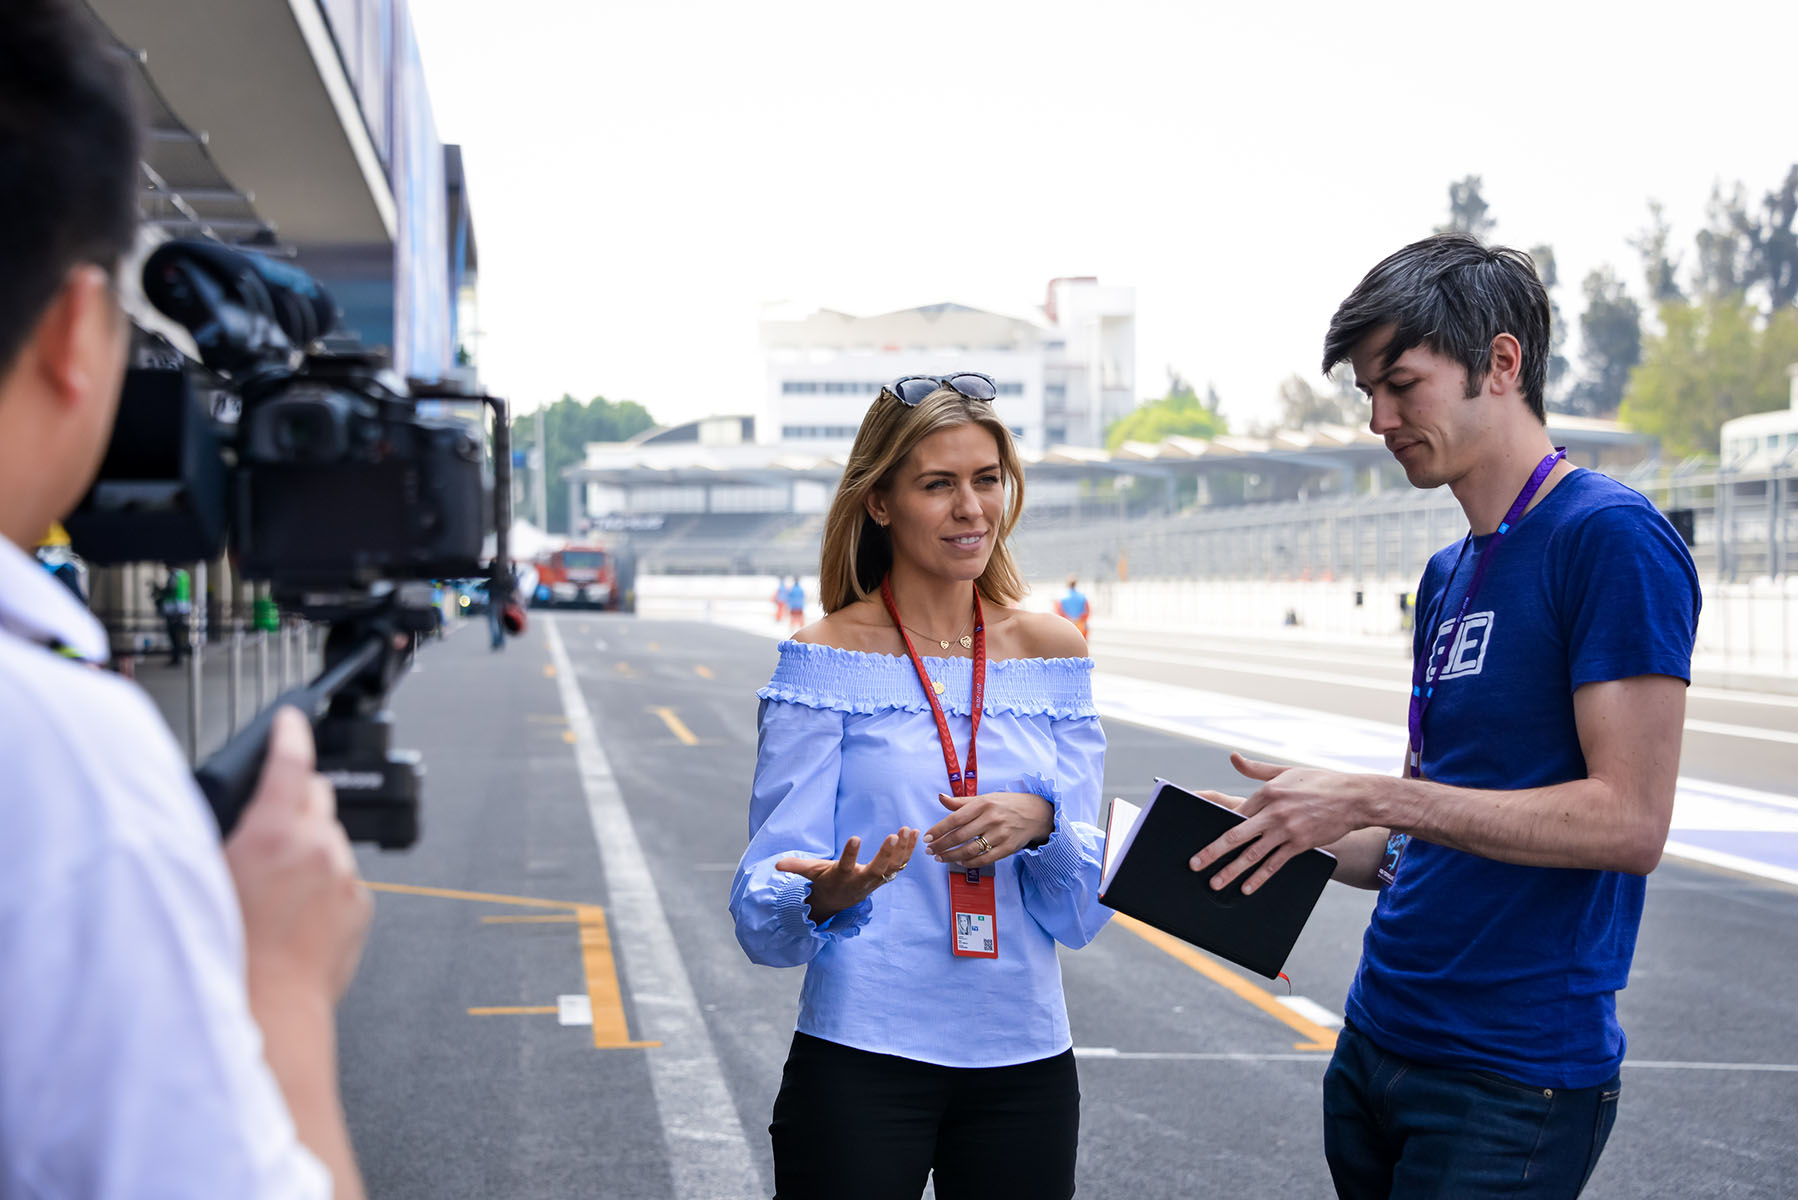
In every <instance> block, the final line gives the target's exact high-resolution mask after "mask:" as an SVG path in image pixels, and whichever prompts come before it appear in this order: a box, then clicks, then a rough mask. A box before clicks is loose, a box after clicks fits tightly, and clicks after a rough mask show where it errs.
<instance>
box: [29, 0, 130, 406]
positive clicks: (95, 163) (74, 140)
mask: <svg viewBox="0 0 1798 1200" xmlns="http://www.w3.org/2000/svg"><path fill="white" fill-rule="evenodd" d="M139 136H140V135H139V132H138V116H137V106H136V104H135V102H134V100H133V98H132V93H131V90H130V86H129V84H128V83H127V80H126V75H125V64H124V60H123V56H122V55H121V54H120V52H119V51H118V49H117V47H116V46H115V45H114V44H113V43H111V42H110V41H109V40H108V38H107V35H106V33H105V31H104V30H103V29H101V28H100V25H99V23H98V21H96V20H95V18H94V17H93V15H92V14H91V13H90V12H88V11H87V9H86V8H84V7H83V6H82V5H81V4H79V3H77V2H76V0H4V3H3V4H0V264H4V269H3V270H0V371H4V370H6V369H7V368H8V367H10V366H11V364H12V361H13V359H14V358H16V357H17V355H18V353H19V348H20V347H21V346H23V345H24V344H25V340H26V338H28V337H29V336H30V335H31V331H32V329H33V328H34V327H36V325H37V322H38V320H39V318H40V317H41V316H42V315H43V312H44V309H45V308H47V307H48V306H49V304H50V301H51V300H52V299H54V298H55V296H56V293H57V291H58V289H60V288H61V287H62V282H63V279H64V278H65V277H66V276H67V275H68V272H69V269H70V268H71V267H73V266H75V265H77V264H79V263H95V264H98V265H99V266H102V267H104V268H106V269H107V270H108V271H114V270H116V269H117V267H118V264H119V260H120V259H122V258H123V257H124V256H125V255H126V254H128V253H129V252H130V250H131V247H132V243H133V241H134V239H135V237H136V233H137V187H138V159H139Z"/></svg>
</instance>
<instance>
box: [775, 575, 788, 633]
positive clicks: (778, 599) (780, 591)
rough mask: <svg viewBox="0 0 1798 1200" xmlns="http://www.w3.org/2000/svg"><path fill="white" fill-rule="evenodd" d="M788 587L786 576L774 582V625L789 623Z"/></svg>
mask: <svg viewBox="0 0 1798 1200" xmlns="http://www.w3.org/2000/svg"><path fill="white" fill-rule="evenodd" d="M787 587H788V584H787V581H786V578H785V577H784V576H783V577H781V578H778V579H776V580H775V581H774V597H773V599H774V623H775V624H776V625H785V624H786V623H787Z"/></svg>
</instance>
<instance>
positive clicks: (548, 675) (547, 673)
mask: <svg viewBox="0 0 1798 1200" xmlns="http://www.w3.org/2000/svg"><path fill="white" fill-rule="evenodd" d="M555 677H556V667H555V664H554V663H544V664H543V678H545V679H554V678H555Z"/></svg>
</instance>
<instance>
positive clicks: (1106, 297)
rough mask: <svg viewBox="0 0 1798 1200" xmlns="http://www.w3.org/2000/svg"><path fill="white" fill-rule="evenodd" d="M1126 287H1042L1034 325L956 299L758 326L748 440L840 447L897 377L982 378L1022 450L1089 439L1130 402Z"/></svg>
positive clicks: (1065, 283)
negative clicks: (1040, 318) (994, 391)
mask: <svg viewBox="0 0 1798 1200" xmlns="http://www.w3.org/2000/svg"><path fill="white" fill-rule="evenodd" d="M1135 303H1136V301H1135V291H1134V289H1131V288H1116V287H1112V288H1107V287H1101V286H1100V285H1099V283H1098V281H1097V280H1096V279H1092V278H1080V279H1058V280H1056V281H1054V282H1053V283H1051V284H1050V286H1049V296H1048V302H1047V303H1046V304H1045V305H1044V308H1043V315H1044V317H1045V320H1046V323H1045V324H1042V325H1038V324H1036V323H1034V322H1031V321H1026V320H1023V319H1021V318H1017V317H1008V316H1003V315H1001V314H999V313H991V312H985V311H983V310H981V309H977V308H969V307H967V306H965V305H961V304H932V305H927V306H925V307H923V308H910V309H904V310H901V311H899V312H891V313H884V314H881V315H879V316H873V317H857V316H852V315H850V314H848V313H841V312H834V311H832V310H829V309H820V310H818V311H815V312H811V313H807V314H804V315H794V316H787V315H771V316H769V317H767V318H765V319H764V320H763V321H762V327H761V340H762V355H763V363H764V375H765V379H764V396H763V407H762V410H761V412H760V413H758V414H757V420H756V440H757V441H758V442H760V443H763V444H765V445H775V444H778V445H783V446H789V447H793V448H801V447H803V448H804V449H806V450H818V451H820V452H835V451H838V450H842V449H847V448H848V445H849V443H850V442H851V441H852V440H853V439H854V437H855V431H856V428H857V427H858V426H859V425H860V424H861V419H862V415H863V414H864V413H865V412H866V411H867V408H868V405H869V404H870V403H872V402H873V400H874V397H875V396H877V395H878V394H879V393H880V389H881V387H882V385H884V384H887V383H890V382H891V381H892V380H894V379H897V378H899V377H900V376H903V375H947V374H951V373H953V372H955V371H979V372H981V373H982V374H985V375H990V376H992V378H993V380H994V382H995V383H996V384H997V385H998V389H999V395H998V398H997V400H996V401H995V406H996V409H997V412H998V414H999V417H1000V419H1001V420H1003V421H1004V422H1005V423H1006V424H1007V425H1009V426H1010V427H1011V430H1012V433H1013V435H1014V436H1015V437H1016V438H1017V439H1018V441H1019V443H1020V445H1021V446H1023V447H1024V448H1025V449H1027V450H1042V449H1044V448H1045V447H1046V446H1050V445H1056V444H1060V443H1070V444H1073V445H1087V446H1096V445H1098V444H1100V443H1101V442H1102V441H1103V440H1104V432H1105V426H1106V425H1107V424H1109V423H1110V422H1111V421H1112V420H1115V419H1116V418H1117V417H1118V416H1121V415H1122V414H1123V413H1125V412H1127V411H1129V409H1130V408H1131V407H1132V406H1133V405H1134V403H1135V360H1136V319H1135Z"/></svg>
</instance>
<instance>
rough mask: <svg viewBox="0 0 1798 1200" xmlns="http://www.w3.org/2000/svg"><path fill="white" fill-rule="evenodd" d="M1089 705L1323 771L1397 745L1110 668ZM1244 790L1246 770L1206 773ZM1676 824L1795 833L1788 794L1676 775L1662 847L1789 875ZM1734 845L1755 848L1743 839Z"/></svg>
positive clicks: (1362, 723) (1382, 758) (1387, 758)
mask: <svg viewBox="0 0 1798 1200" xmlns="http://www.w3.org/2000/svg"><path fill="white" fill-rule="evenodd" d="M1092 680H1093V698H1094V700H1095V702H1096V704H1097V707H1098V709H1099V715H1100V716H1101V717H1103V718H1105V719H1106V720H1108V721H1112V720H1115V721H1125V722H1128V723H1130V724H1132V725H1139V726H1142V727H1143V728H1146V729H1155V730H1159V731H1161V732H1163V733H1170V734H1173V735H1175V736H1176V737H1183V738H1189V739H1191V740H1193V741H1199V742H1205V743H1207V744H1210V745H1213V746H1218V747H1221V748H1224V749H1230V750H1240V751H1242V752H1243V753H1244V754H1248V755H1250V756H1263V757H1267V758H1277V759H1282V760H1285V761H1287V762H1294V763H1300V764H1303V765H1305V766H1311V767H1321V768H1323V769H1324V770H1329V771H1349V772H1357V771H1376V772H1383V773H1389V774H1397V764H1398V763H1399V761H1400V759H1401V758H1402V757H1403V755H1404V748H1405V730H1404V728H1403V727H1402V726H1399V725H1393V724H1387V723H1385V722H1380V721H1370V720H1365V719H1363V718H1358V717H1344V716H1339V715H1337V714H1334V713H1328V712H1320V711H1317V710H1313V709H1303V708H1298V707H1295V706H1292V705H1287V704H1278V703H1274V702H1272V701H1266V700H1253V699H1249V698H1247V697H1242V696H1232V695H1229V694H1228V693H1225V692H1213V691H1205V690H1202V689H1199V688H1192V687H1184V686H1182V685H1179V684H1172V683H1162V682H1159V681H1157V680H1148V679H1138V678H1136V677H1134V676H1128V675H1119V674H1117V673H1115V672H1111V671H1095V672H1093V677H1092ZM1230 774H1231V775H1232V776H1233V775H1234V773H1233V772H1231V773H1230ZM1209 782H1210V785H1211V786H1214V787H1221V788H1223V790H1225V791H1239V792H1241V793H1243V794H1246V793H1247V792H1248V790H1249V781H1248V780H1239V779H1236V778H1229V779H1223V780H1213V781H1209ZM1682 832H1690V833H1694V834H1696V833H1700V832H1726V833H1740V834H1748V835H1752V834H1754V833H1771V834H1785V833H1798V798H1795V797H1793V796H1787V795H1778V794H1775V793H1772V792H1762V791H1756V790H1753V789H1751V788H1743V787H1736V786H1734V785H1732V784H1725V783H1715V782H1712V781H1710V780H1705V779H1691V778H1688V777H1686V776H1683V775H1682V776H1680V778H1679V780H1678V783H1677V792H1676V795H1675V799H1674V809H1673V829H1672V834H1671V836H1670V838H1669V840H1668V842H1667V853H1668V854H1671V855H1673V856H1675V857H1678V858H1687V859H1691V860H1693V861H1695V862H1701V863H1706V864H1709V865H1711V866H1717V867H1723V868H1725V869H1727V870H1731V871H1739V872H1742V873H1744V874H1748V875H1754V876H1758V877H1759V878H1762V879H1770V880H1773V881H1775V882H1778V883H1787V884H1798V871H1794V870H1792V869H1791V868H1788V867H1784V866H1780V865H1778V864H1775V863H1768V862H1761V861H1759V860H1757V859H1753V858H1750V857H1748V856H1747V855H1744V854H1731V853H1728V852H1726V851H1719V850H1711V849H1707V848H1705V847H1702V846H1694V845H1692V844H1691V843H1689V842H1687V841H1684V840H1682V839H1681V837H1680V835H1681V833H1682ZM1742 848H1743V849H1747V850H1750V851H1751V852H1752V851H1753V850H1754V849H1755V847H1754V844H1753V842H1752V841H1751V840H1749V841H1745V842H1744V843H1743V846H1742Z"/></svg>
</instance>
